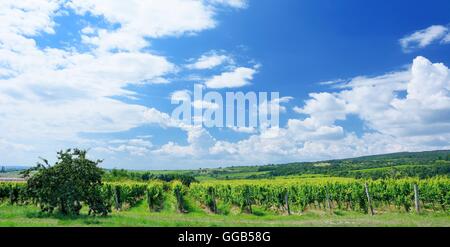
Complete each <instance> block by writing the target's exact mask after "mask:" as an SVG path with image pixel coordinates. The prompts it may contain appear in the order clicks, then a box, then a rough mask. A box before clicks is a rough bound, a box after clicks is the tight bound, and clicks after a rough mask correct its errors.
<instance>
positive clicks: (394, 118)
mask: <svg viewBox="0 0 450 247" xmlns="http://www.w3.org/2000/svg"><path fill="white" fill-rule="evenodd" d="M449 73H450V70H449V69H448V68H447V67H446V66H445V65H443V64H440V63H432V62H430V61H429V60H428V59H426V58H424V57H417V58H416V59H414V61H413V63H412V65H411V67H410V68H409V69H407V70H405V71H398V72H392V73H388V74H385V75H381V76H377V77H363V76H360V77H356V78H354V79H352V80H350V81H349V82H347V83H346V84H343V85H341V87H340V89H339V90H338V91H336V92H335V93H325V92H322V93H311V94H310V99H308V100H306V101H305V104H304V106H302V107H296V108H294V110H295V111H296V112H298V113H299V114H301V115H302V116H304V117H303V118H294V119H289V120H288V123H287V125H286V126H284V127H282V128H269V129H267V130H262V131H261V133H259V134H255V135H252V136H250V137H249V138H248V139H245V140H241V141H238V142H234V143H233V142H226V141H218V142H216V143H215V145H214V146H213V147H211V148H210V152H211V153H212V154H215V155H218V154H220V155H224V156H230V159H231V160H236V162H241V163H244V164H245V163H250V162H251V161H253V162H257V163H258V162H260V164H265V163H268V162H287V161H297V160H319V159H327V158H330V159H334V158H344V157H354V156H360V155H369V154H379V153H388V152H400V151H419V150H432V149H448V148H450V141H449V140H450V124H449V123H450V103H449V101H450V77H449ZM401 91H402V92H404V93H405V95H406V96H400V94H399V93H398V92H401ZM349 115H353V116H356V117H358V118H359V119H360V120H361V122H362V124H364V125H365V127H366V130H365V131H364V132H363V133H359V134H357V133H354V132H353V131H352V130H346V129H344V127H343V126H341V124H340V122H339V121H345V119H346V118H347V117H348V116H349Z"/></svg>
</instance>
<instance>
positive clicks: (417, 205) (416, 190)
mask: <svg viewBox="0 0 450 247" xmlns="http://www.w3.org/2000/svg"><path fill="white" fill-rule="evenodd" d="M414 203H415V206H416V212H417V213H420V201H419V187H418V186H417V184H414Z"/></svg>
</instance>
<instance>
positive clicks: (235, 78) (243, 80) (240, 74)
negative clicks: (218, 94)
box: [205, 67, 257, 89]
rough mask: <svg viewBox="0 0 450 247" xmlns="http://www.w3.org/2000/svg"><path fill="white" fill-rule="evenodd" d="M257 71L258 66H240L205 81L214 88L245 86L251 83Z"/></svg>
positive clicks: (209, 86)
mask: <svg viewBox="0 0 450 247" xmlns="http://www.w3.org/2000/svg"><path fill="white" fill-rule="evenodd" d="M256 73H257V68H246V67H238V68H235V69H234V70H232V71H228V72H223V73H222V74H220V75H216V76H214V77H212V78H211V79H209V80H207V81H206V82H205V85H206V86H207V87H208V88H214V89H220V88H237V87H243V86H246V85H249V84H250V83H251V80H253V76H254V75H255V74H256Z"/></svg>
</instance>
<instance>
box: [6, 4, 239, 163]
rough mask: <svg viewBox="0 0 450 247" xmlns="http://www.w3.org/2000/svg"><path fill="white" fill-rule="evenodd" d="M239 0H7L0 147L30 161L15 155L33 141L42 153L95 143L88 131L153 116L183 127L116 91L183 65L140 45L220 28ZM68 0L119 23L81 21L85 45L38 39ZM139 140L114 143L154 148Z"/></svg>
mask: <svg viewBox="0 0 450 247" xmlns="http://www.w3.org/2000/svg"><path fill="white" fill-rule="evenodd" d="M236 3H237V2H234V3H233V1H231V2H230V4H227V3H225V2H223V3H218V2H217V3H213V2H209V1H197V0H168V1H157V2H155V1H128V2H126V3H124V2H123V1H109V0H108V1H102V0H92V1H84V0H83V1H77V0H74V1H63V0H61V1H57V0H23V1H12V0H11V1H9V0H3V1H0V30H1V31H0V129H2V140H1V144H0V146H1V147H0V149H2V150H5V149H8V150H9V149H14V150H18V151H17V152H14V153H12V152H7V153H5V152H3V151H2V153H1V154H2V156H3V157H7V158H8V159H9V160H14V161H18V162H23V159H22V161H20V160H21V159H20V158H18V157H23V156H24V155H23V154H24V153H23V152H25V151H27V150H31V149H33V148H34V149H33V150H34V151H35V152H36V156H35V157H37V156H38V155H41V154H42V155H44V154H48V153H53V152H54V151H55V150H57V149H59V148H62V147H70V146H72V145H77V146H78V145H82V146H87V147H89V146H90V145H94V146H95V145H97V144H96V142H94V141H93V140H91V139H89V138H84V137H81V136H82V135H83V134H92V133H110V132H121V131H128V130H130V129H132V128H136V127H139V126H143V125H146V124H157V125H160V126H162V127H176V128H184V127H183V126H182V125H180V123H178V122H177V121H174V120H172V119H171V118H170V117H169V116H168V115H167V114H166V113H163V112H160V111H158V110H157V109H155V108H149V107H146V106H143V105H138V104H133V103H129V102H124V101H121V100H119V99H118V98H120V97H128V98H129V99H136V98H138V97H139V95H138V94H137V93H136V92H134V91H131V90H129V89H128V88H129V86H130V85H140V84H150V83H167V80H166V79H165V78H164V77H165V76H167V75H168V74H170V73H173V72H176V70H177V68H176V67H177V66H175V65H174V64H172V63H171V62H169V61H168V59H167V58H165V57H164V56H161V55H154V54H152V53H151V52H149V51H143V50H141V48H143V47H147V46H148V45H149V41H148V40H147V39H146V38H158V37H162V36H169V35H182V34H192V33H197V32H199V31H202V30H205V29H208V28H213V27H215V26H216V21H215V15H216V13H217V11H220V8H221V7H231V8H240V7H239V6H238V5H236ZM62 6H65V7H67V8H74V9H75V10H76V12H77V13H78V14H79V15H84V14H87V13H88V12H89V13H90V14H92V15H95V16H97V17H99V18H103V19H104V20H106V22H108V23H109V24H116V25H117V26H118V28H117V29H103V28H101V27H99V26H97V24H96V23H89V24H87V25H86V26H85V27H83V28H82V29H81V30H74V31H75V33H78V34H80V35H81V38H82V41H83V42H85V43H87V44H90V45H93V46H92V47H84V49H80V50H79V49H77V47H78V46H77V45H76V44H73V46H72V43H71V42H72V41H69V43H68V45H67V46H66V47H65V48H64V49H60V48H55V47H48V48H41V47H40V46H38V44H37V43H36V40H35V39H36V37H37V36H39V35H49V34H54V33H55V29H54V27H55V26H56V25H58V23H55V19H54V17H55V16H58V15H60V14H61V13H62V12H64V11H65V9H63V7H62ZM174 6H175V7H174ZM149 13H151V14H149ZM94 139H95V138H94ZM10 140H14V142H11V141H10ZM42 140H45V143H43V141H42ZM136 140H137V139H136ZM136 140H131V141H129V142H127V143H122V144H120V145H118V146H117V145H116V146H111V150H116V151H120V150H123V151H124V152H125V151H127V152H131V153H134V154H142V153H143V151H144V149H143V148H146V149H148V148H149V147H148V145H147V146H145V145H142V144H143V143H140V144H139V143H136ZM99 147H102V146H101V145H100V146H99ZM107 147H108V146H107ZM20 150H22V153H20V152H19V151H20ZM34 154H35V153H33V154H32V155H34ZM27 156H30V154H27ZM35 157H29V158H30V159H32V160H34V158H35ZM27 161H29V160H27Z"/></svg>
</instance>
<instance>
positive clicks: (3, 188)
mask: <svg viewBox="0 0 450 247" xmlns="http://www.w3.org/2000/svg"><path fill="white" fill-rule="evenodd" d="M4 200H7V201H8V202H9V203H11V204H19V203H25V202H26V201H27V196H26V184H25V183H21V182H0V201H4Z"/></svg>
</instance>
